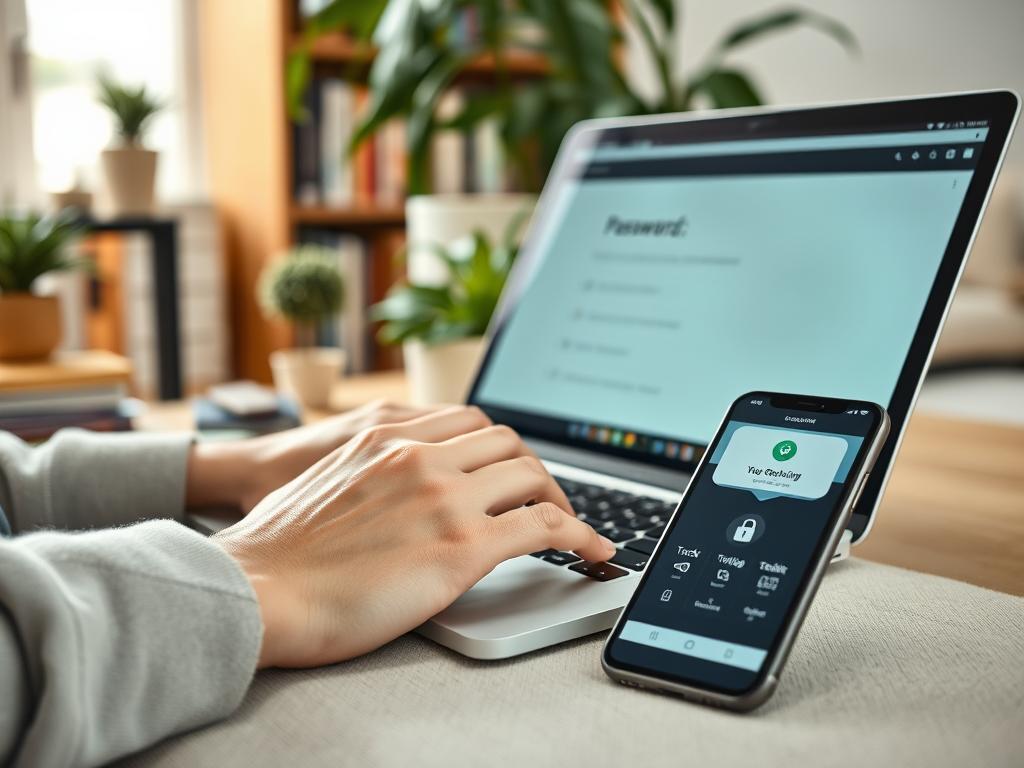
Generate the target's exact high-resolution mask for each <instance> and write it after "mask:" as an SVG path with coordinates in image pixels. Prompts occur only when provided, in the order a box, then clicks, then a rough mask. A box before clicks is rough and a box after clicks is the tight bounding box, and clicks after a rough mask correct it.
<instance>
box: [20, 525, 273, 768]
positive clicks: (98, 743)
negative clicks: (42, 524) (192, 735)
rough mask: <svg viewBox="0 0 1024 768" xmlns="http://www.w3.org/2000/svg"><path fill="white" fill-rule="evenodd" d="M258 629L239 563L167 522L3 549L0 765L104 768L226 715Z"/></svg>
mask: <svg viewBox="0 0 1024 768" xmlns="http://www.w3.org/2000/svg"><path fill="white" fill-rule="evenodd" d="M261 631H262V624H261V620H260V613H259V608H258V605H257V603H256V599H255V595H254V593H253V590H252V587H251V586H250V584H249V582H248V580H247V578H246V576H245V575H244V573H243V572H242V570H241V569H240V568H239V566H238V564H237V563H236V562H235V561H234V560H232V559H231V557H229V556H228V555H227V554H225V553H224V552H223V550H222V549H221V548H220V547H218V546H217V545H216V544H213V543H212V542H209V541H208V540H206V539H204V538H203V537H201V536H200V535H198V534H196V533H194V532H192V531H189V530H188V529H186V528H184V527H183V526H180V525H177V524H175V523H172V522H168V521H155V522H150V523H143V524H141V525H137V526H133V527H130V528H126V529H120V530H115V531H100V532H94V533H86V534H54V533H40V534H33V535H29V536H24V537H20V538H17V539H13V540H6V541H0V764H3V765H7V764H8V763H11V764H13V765H26V766H28V765H52V766H88V765H99V764H102V763H105V762H108V761H110V760H112V759H114V758H115V757H118V756H120V755H123V754H127V753H129V752H132V751H135V750H138V749H141V748H143V747H145V746H148V745H149V744H152V743H155V742H156V741H158V740H160V739H162V738H165V737H167V736H169V735H171V734H174V733H178V732H181V731H184V730H188V729H192V728H196V727H198V726H201V725H204V724H206V723H209V722H212V721H214V720H217V719H220V718H223V717H226V716H227V715H228V714H230V713H231V712H232V711H233V710H234V709H235V708H236V707H237V706H238V704H239V702H240V701H241V699H242V696H243V695H244V693H245V691H246V689H247V687H248V684H249V681H250V679H251V676H252V673H253V671H254V669H255V667H256V662H257V658H258V654H259V648H260V641H261Z"/></svg>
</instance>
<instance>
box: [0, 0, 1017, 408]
mask: <svg viewBox="0 0 1024 768" xmlns="http://www.w3.org/2000/svg"><path fill="white" fill-rule="evenodd" d="M0 7H2V12H0V46H2V47H3V55H2V56H0V196H2V197H0V199H2V201H3V206H4V209H5V211H6V213H5V216H7V217H9V218H16V217H18V216H22V215H24V214H25V213H26V212H29V211H38V212H44V211H46V212H50V213H51V214H53V213H56V212H57V211H59V210H61V209H64V208H66V206H69V205H70V206H74V208H73V210H74V211H75V212H76V213H74V214H73V218H74V220H75V222H77V224H78V225H81V227H82V228H80V229H77V230H76V231H75V233H74V234H73V236H69V237H68V243H73V246H72V247H73V248H74V253H75V256H74V258H75V259H77V260H79V261H83V262H88V263H87V264H86V268H84V269H79V268H76V269H70V270H49V271H47V270H44V272H46V273H45V274H42V275H41V276H40V278H39V279H38V280H35V281H34V282H32V284H31V286H30V291H31V293H32V294H33V295H42V296H57V297H59V302H58V304H57V305H56V306H59V313H60V319H61V329H62V330H61V332H60V334H59V340H58V341H57V342H55V343H57V345H58V347H57V348H58V350H63V351H65V352H68V353H71V352H75V351H85V350H92V351H96V350H98V351H103V352H105V353H109V355H108V356H107V357H104V358H103V360H104V361H105V362H104V363H103V364H104V365H107V366H108V367H109V366H110V365H114V363H112V362H111V361H113V360H115V359H117V360H122V361H125V362H124V365H123V366H122V367H121V368H117V370H118V371H120V373H118V374H117V376H118V377H120V378H118V379H117V380H118V381H119V382H120V383H119V386H121V385H123V387H124V388H125V392H127V393H130V394H133V395H135V396H137V397H140V398H142V399H145V400H155V399H172V400H173V399H179V398H181V397H183V396H186V395H191V394H199V393H203V392H206V390H207V389H208V388H209V387H210V386H211V385H216V384H220V383H223V382H227V381H232V380H237V379H247V380H252V381H255V382H258V383H260V384H267V385H269V384H271V382H276V384H277V386H278V388H279V389H282V388H283V389H285V390H287V391H289V392H291V393H292V394H294V395H296V396H297V397H298V399H299V401H301V402H305V403H306V405H311V406H314V407H327V406H329V405H331V404H330V403H329V402H328V401H329V397H330V396H329V395H323V394H319V395H318V394H317V392H316V391H315V389H316V385H315V382H314V383H308V382H313V379H314V378H315V377H316V376H318V375H320V376H321V379H323V380H326V379H324V377H325V376H326V377H328V378H330V377H335V378H336V377H337V376H340V375H342V374H346V375H352V374H363V373H367V372H372V371H386V370H393V369H397V368H401V367H402V366H403V365H404V366H405V367H406V368H407V369H408V370H409V373H410V376H411V377H412V378H413V381H411V382H410V385H411V386H412V388H413V396H414V397H415V398H417V399H422V400H430V399H451V398H455V397H458V396H460V394H461V392H462V391H463V390H464V387H465V378H466V376H468V373H466V371H468V370H470V369H471V368H472V365H473V364H474V363H475V360H476V355H477V354H478V352H479V343H480V342H479V337H480V336H481V334H482V333H483V330H484V329H485V328H486V323H487V320H488V319H489V312H490V310H491V309H493V302H494V301H495V300H496V297H497V294H498V293H499V292H500V289H501V285H502V282H503V280H504V274H505V272H506V271H507V267H508V265H509V264H510V263H511V259H512V257H513V256H514V252H515V245H516V242H517V240H518V237H519V235H520V233H521V230H522V226H523V223H524V221H525V220H526V218H527V216H528V214H529V211H530V210H531V207H532V205H533V204H534V202H535V195H536V193H537V192H538V191H539V190H540V188H541V186H542V185H543V180H544V178H545V175H546V173H547V171H548V169H549V167H550V163H551V159H552V156H553V153H554V150H555V149H556V148H557V145H558V142H559V141H560V139H561V136H562V135H563V134H564V131H565V130H566V129H567V128H568V126H569V125H571V124H572V123H573V122H575V121H576V120H578V119H583V118H587V117H594V116H603V115H614V114H643V113H652V112H664V111H676V110H684V109H686V110H689V109H713V108H717V107H729V106H746V105H753V104H758V103H765V104H770V105H792V104H813V103H821V102H832V101H841V100H849V99H876V98H886V97H895V96H909V95H917V94H927V93H943V92H948V91H957V90H971V89H988V88H1012V89H1015V90H1016V91H1018V92H1024V47H1022V46H1021V44H1020V35H1021V31H1022V30H1024V3H1020V2H1017V1H1015V0H979V1H978V2H975V3H971V4H965V3H959V2H954V1H953V0H927V1H926V0H902V1H901V2H895V3H894V2H882V1H881V0H856V1H855V0H815V1H812V2H806V3H803V4H801V5H799V6H797V5H790V4H781V5H780V4H778V3H774V2H763V1H762V0H735V1H734V2H729V3H722V2H714V0H688V1H687V2H681V1H677V2H672V0H629V1H628V2H627V1H626V0H608V1H607V2H606V1H605V0H575V2H568V1H566V0H558V1H557V2H556V1H555V0H552V1H551V2H541V0H535V1H531V0H521V1H520V0H508V2H489V1H483V2H466V1H461V2H453V1H451V0H390V2H384V1H383V0H367V1H366V2H358V3H356V2H335V3H328V2H316V1H315V0H310V1H307V0H0ZM133 121H134V122H133ZM133 125H135V127H136V128H137V130H134V131H133V130H132V126H133ZM147 174H148V175H147ZM1022 179H1024V145H1022V142H1021V141H1020V139H1019V138H1018V139H1017V140H1015V141H1014V142H1013V143H1012V144H1011V146H1010V149H1009V153H1008V155H1007V159H1006V165H1005V166H1004V170H1003V173H1002V176H1001V177H1000V180H999V183H998V187H997V190H996V192H995V194H994V197H993V201H992V204H991V206H990V208H989V212H988V213H987V215H986V218H985V221H984V223H983V227H982V232H981V234H980V235H979V238H978V241H977V244H976V246H975V251H974V254H973V255H972V256H971V259H970V261H969V263H968V267H967V270H966V273H965V276H964V280H963V283H962V284H961V288H960V289H959V291H958V294H957V297H956V300H955V302H954V305H953V309H952V311H951V313H950V317H949V321H948V323H947V326H946V330H945V332H944V334H943V336H942V339H941V341H940V344H939V347H938V349H937V352H936V357H935V361H934V363H933V370H932V373H931V374H930V375H929V379H928V382H927V384H926V387H925V389H924V392H923V394H922V399H921V403H920V407H921V408H922V409H926V410H931V411H933V412H938V413H944V414H948V415H954V416H959V417H966V418H973V419H981V420H991V421H997V422H1006V423H1016V424H1024V245H1022V243H1024V239H1022V231H1024V203H1022V198H1024V194H1022V192H1024V190H1022ZM473 232H479V233H481V236H478V237H476V238H475V239H472V240H470V241H467V240H466V239H465V236H467V235H471V234H472V233H473ZM427 242H435V243H438V244H440V245H442V246H445V248H444V249H442V250H443V253H442V254H441V255H438V254H437V253H434V252H433V251H430V250H427V249H422V248H419V247H418V246H419V244H421V243H427ZM408 243H411V244H412V245H413V247H410V248H408V249H406V245H407V244H408ZM300 246H303V247H301V248H300ZM481 249H483V250H484V251H486V252H487V254H488V255H489V256H490V258H489V260H488V261H489V263H490V264H491V268H490V269H489V271H487V273H486V274H476V273H474V274H472V275H469V274H468V273H466V272H465V269H466V268H467V267H466V265H467V264H469V263H470V261H471V258H470V257H471V255H472V253H474V252H476V251H480V250H481ZM285 262H286V263H288V265H289V269H287V270H286V269H282V268H280V266H281V264H282V263H285ZM460 270H462V271H460ZM403 281H404V282H403ZM396 283H397V286H396ZM467 285H468V286H470V288H468V289H467V288H466V286H467ZM296 286H297V288H295V287H296ZM422 286H427V287H431V288H434V289H437V290H438V291H439V292H440V293H438V294H436V295H435V294H431V295H432V296H434V298H433V299H431V300H432V301H434V300H435V299H437V296H441V298H440V299H437V300H438V301H441V305H439V306H440V308H438V306H435V305H433V304H431V305H430V306H427V305H425V304H424V303H423V301H424V299H423V292H422V291H420V292H417V291H416V290H413V289H416V288H417V287H422ZM453 286H454V287H453ZM473 286H476V287H475V288H474V287H473ZM480 286H483V287H482V288H480ZM0 288H2V289H3V292H4V293H10V294H11V295H13V293H14V292H15V290H16V289H15V288H11V287H9V286H4V285H2V284H0ZM292 288H295V289H296V290H300V291H307V293H306V294H303V295H307V294H308V295H309V296H314V297H316V301H312V300H308V301H305V302H298V303H296V302H291V303H289V302H288V301H287V300H284V299H282V296H284V295H285V294H286V293H288V291H290V290H292ZM19 290H28V289H24V288H23V289H19ZM467 290H470V291H472V290H481V291H483V292H484V294H485V295H484V299H483V300H482V301H476V302H469V303H470V304H472V305H473V306H474V307H478V308H479V307H480V306H482V307H484V309H483V310H479V309H477V310H474V311H476V314H475V315H473V314H472V313H470V314H469V315H468V316H467V314H466V311H467V310H465V306H466V305H467V302H466V295H465V294H466V291H467ZM0 295H3V294H2V293H0ZM488 297H489V298H488ZM445 302H447V303H445ZM488 302H490V303H488ZM435 303H436V302H435ZM371 307H373V309H372V310H371ZM0 314H2V313H0ZM456 317H457V318H460V319H459V321H458V322H455V321H454V320H453V318H456ZM467 317H468V319H467ZM2 335H3V331H2V329H0V336H2ZM315 350H317V351H318V352H317V355H318V356H317V357H316V359H315V360H314V357H313V356H312V354H310V353H311V352H312V351H315ZM327 350H336V351H337V354H329V353H328V352H327ZM295 352H301V353H303V354H301V355H296V354H292V353H295ZM3 354H4V353H3V340H2V339H0V357H2V356H3ZM111 356H112V357H111ZM79 359H80V360H84V358H79ZM96 359H98V358H96ZM94 363H95V359H94V360H93V363H89V364H90V365H92V364H94ZM83 364H84V363H83ZM115 367H116V365H115ZM316 369H322V370H323V371H326V373H322V374H317V373H316ZM104 370H106V369H104ZM108 373H109V371H108ZM110 375H113V374H110ZM311 377H312V378H311ZM115 378H116V377H115ZM307 380H308V382H307ZM331 382H333V379H331ZM332 385H333V384H332ZM309 387H312V388H309ZM304 388H305V389H304ZM321 389H323V387H321ZM118 391H119V392H120V390H118ZM325 398H326V399H325ZM0 418H2V413H0Z"/></svg>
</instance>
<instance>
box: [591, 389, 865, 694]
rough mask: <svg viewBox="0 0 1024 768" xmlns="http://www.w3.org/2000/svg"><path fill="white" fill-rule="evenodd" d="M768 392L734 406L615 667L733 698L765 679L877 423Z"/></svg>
mask: <svg viewBox="0 0 1024 768" xmlns="http://www.w3.org/2000/svg"><path fill="white" fill-rule="evenodd" d="M770 398H771V396H770V395H753V396H748V397H746V398H744V399H743V400H742V401H739V402H737V403H736V404H734V406H733V408H732V409H731V410H730V412H729V415H728V416H727V418H726V421H725V423H724V425H723V427H722V428H721V430H720V431H719V433H718V435H717V436H716V438H715V441H714V442H713V443H712V444H711V446H710V447H709V448H708V451H709V454H710V455H709V457H708V459H707V461H706V462H705V463H704V464H703V465H702V467H701V468H700V470H699V471H698V473H697V474H696V475H695V476H694V478H693V480H692V481H691V484H690V487H689V489H688V492H687V495H686V497H685V498H684V499H683V501H682V507H681V509H680V510H679V512H678V514H677V515H676V517H675V518H674V520H673V523H672V525H671V526H670V527H669V528H668V529H667V530H666V531H665V534H664V537H663V540H662V545H661V546H660V548H659V549H658V551H657V552H656V553H655V557H654V558H653V559H652V561H651V563H650V564H649V565H648V567H647V570H646V572H645V574H644V579H643V580H642V581H641V583H640V586H639V587H638V589H637V592H636V594H635V595H634V597H633V600H632V601H631V602H630V604H629V606H627V608H626V611H627V614H626V616H625V617H624V620H623V621H621V622H620V623H619V625H618V626H617V630H616V632H617V634H616V635H615V636H613V638H612V640H611V642H609V643H608V646H607V650H606V654H608V661H609V662H610V663H611V664H612V665H613V666H615V667H618V668H620V669H625V670H631V671H634V672H637V673H640V674H647V675H652V676H654V677H658V678H661V679H672V680H676V681H678V682H680V683H683V684H692V685H697V686H699V687H702V688H711V689H715V690H718V691H721V692H724V693H729V694H739V693H743V692H745V691H748V690H750V689H752V688H753V687H754V686H755V685H756V684H758V683H759V682H760V678H761V676H762V673H763V671H764V670H765V669H766V663H767V662H768V661H769V659H770V658H771V654H772V653H773V651H774V649H775V647H776V644H777V642H778V641H779V640H780V638H781V635H782V632H783V630H784V628H785V627H786V625H787V619H788V618H789V616H790V614H791V612H792V609H793V608H794V606H795V603H796V600H797V598H798V596H799V595H800V594H801V593H802V590H803V587H804V585H805V582H806V580H807V578H808V577H809V575H810V572H811V570H812V566H813V564H814V563H815V562H817V561H818V557H820V554H821V550H822V547H824V546H825V545H826V544H827V539H828V536H829V534H830V533H831V532H832V531H833V530H834V526H835V524H836V522H837V518H838V516H839V515H840V514H841V512H842V506H843V502H844V501H845V499H846V498H847V494H848V493H849V492H851V489H850V487H849V486H851V485H853V484H855V483H856V482H857V480H858V479H859V478H858V477H856V476H854V473H855V472H856V469H857V468H858V467H860V466H861V464H862V463H863V455H864V453H866V451H867V450H868V448H869V447H870V443H871V436H873V435H874V433H875V431H876V430H877V429H878V427H879V423H880V420H881V418H882V417H881V413H880V410H879V409H878V407H877V406H873V405H870V404H867V403H850V404H846V405H845V406H844V410H843V411H841V412H839V413H820V412H814V413H812V412H807V411H803V410H795V409H794V410H790V409H786V408H780V407H776V406H773V405H772V404H771V402H772V401H771V399H770Z"/></svg>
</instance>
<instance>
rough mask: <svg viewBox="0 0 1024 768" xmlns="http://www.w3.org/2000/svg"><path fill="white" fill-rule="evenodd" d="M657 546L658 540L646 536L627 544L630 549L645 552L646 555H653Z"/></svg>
mask: <svg viewBox="0 0 1024 768" xmlns="http://www.w3.org/2000/svg"><path fill="white" fill-rule="evenodd" d="M656 546H658V542H657V541H656V540H655V539H648V538H647V537H646V536H645V537H644V538H642V539H637V540H636V541H631V542H629V543H628V544H626V547H627V548H628V549H632V550H635V551H637V552H643V553H644V554H645V555H653V554H654V548H655V547H656Z"/></svg>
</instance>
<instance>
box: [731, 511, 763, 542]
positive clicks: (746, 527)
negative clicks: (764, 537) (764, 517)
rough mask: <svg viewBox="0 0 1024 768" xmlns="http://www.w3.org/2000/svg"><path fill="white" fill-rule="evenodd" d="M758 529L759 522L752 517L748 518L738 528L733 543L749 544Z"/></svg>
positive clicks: (733, 536)
mask: <svg viewBox="0 0 1024 768" xmlns="http://www.w3.org/2000/svg"><path fill="white" fill-rule="evenodd" d="M756 529H757V520H755V519H754V518H752V517H748V518H747V519H746V520H744V521H743V522H742V523H740V524H739V526H738V527H737V528H736V533H734V534H733V535H732V540H733V541H742V542H748V541H751V540H752V539H753V538H754V531H755V530H756Z"/></svg>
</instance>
